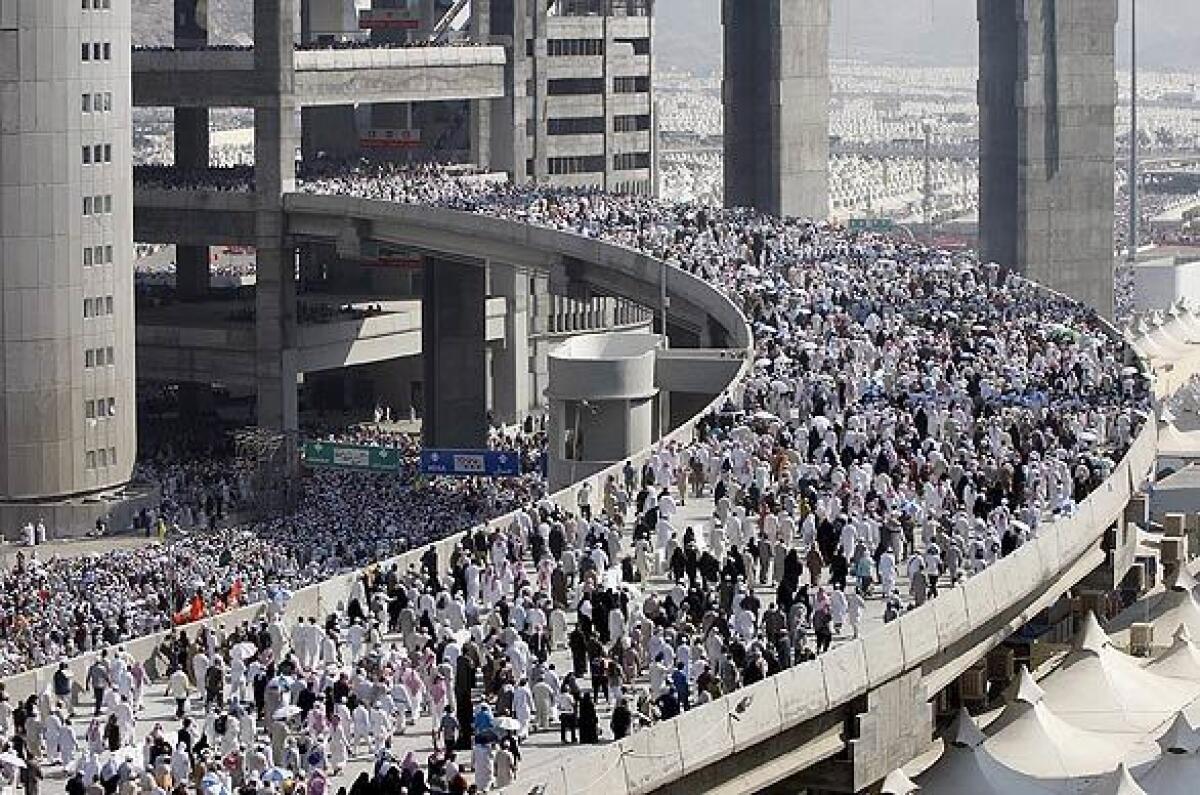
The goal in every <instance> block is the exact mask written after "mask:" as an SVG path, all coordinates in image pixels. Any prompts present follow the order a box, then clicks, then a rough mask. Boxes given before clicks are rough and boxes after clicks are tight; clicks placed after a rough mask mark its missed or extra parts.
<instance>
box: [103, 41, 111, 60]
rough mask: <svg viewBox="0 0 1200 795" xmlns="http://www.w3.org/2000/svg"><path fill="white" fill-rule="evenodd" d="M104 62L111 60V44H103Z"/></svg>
mask: <svg viewBox="0 0 1200 795" xmlns="http://www.w3.org/2000/svg"><path fill="white" fill-rule="evenodd" d="M104 60H106V61H111V60H112V44H111V43H109V42H107V41H106V42H104Z"/></svg>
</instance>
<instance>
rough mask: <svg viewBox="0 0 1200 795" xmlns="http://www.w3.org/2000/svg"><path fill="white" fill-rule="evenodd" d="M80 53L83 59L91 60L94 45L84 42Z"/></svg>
mask: <svg viewBox="0 0 1200 795" xmlns="http://www.w3.org/2000/svg"><path fill="white" fill-rule="evenodd" d="M79 53H80V56H81V57H82V58H83V60H85V61H90V60H91V59H92V45H90V44H88V43H87V42H84V43H83V44H82V45H80V51H79Z"/></svg>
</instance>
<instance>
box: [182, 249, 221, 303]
mask: <svg viewBox="0 0 1200 795" xmlns="http://www.w3.org/2000/svg"><path fill="white" fill-rule="evenodd" d="M208 257H209V252H208V246H176V247H175V295H176V296H177V297H178V298H179V300H181V301H199V300H203V299H205V298H207V297H208V294H209V291H210V289H211V286H212V282H211V277H212V274H211V271H210V269H209V260H208Z"/></svg>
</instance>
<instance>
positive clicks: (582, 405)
mask: <svg viewBox="0 0 1200 795" xmlns="http://www.w3.org/2000/svg"><path fill="white" fill-rule="evenodd" d="M659 340H660V338H659V337H658V336H657V335H655V334H641V333H629V334H588V335H586V336H580V337H572V338H570V339H568V340H567V341H566V342H563V343H562V344H561V345H559V346H557V347H556V348H553V349H551V351H550V354H549V357H548V358H549V365H550V367H549V370H550V384H549V387H548V389H547V390H546V397H547V399H548V400H549V402H550V451H549V461H550V472H549V476H550V485H551V489H552V490H554V489H560V488H563V487H565V486H567V485H569V484H571V483H574V482H575V481H577V480H579V479H580V478H582V477H586V476H587V475H590V474H592V473H594V472H598V471H600V470H601V469H604V468H605V467H608V466H609V465H611V464H614V463H617V462H619V461H622V460H624V459H625V458H627V457H628V456H629V455H630V454H632V453H634V452H636V451H638V450H641V449H644V448H646V447H649V446H650V444H651V443H652V442H653V440H654V437H653V433H654V406H655V398H656V397H657V396H658V389H657V388H656V387H655V386H654V366H655V351H656V350H657V349H658V346H659Z"/></svg>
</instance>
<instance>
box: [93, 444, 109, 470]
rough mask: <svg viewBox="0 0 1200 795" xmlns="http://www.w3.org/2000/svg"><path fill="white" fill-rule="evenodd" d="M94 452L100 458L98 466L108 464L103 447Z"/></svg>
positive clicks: (106, 453)
mask: <svg viewBox="0 0 1200 795" xmlns="http://www.w3.org/2000/svg"><path fill="white" fill-rule="evenodd" d="M96 453H97V457H98V458H99V459H100V466H101V467H106V466H108V451H107V450H105V449H104V448H100V449H99V450H97V451H96Z"/></svg>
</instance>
